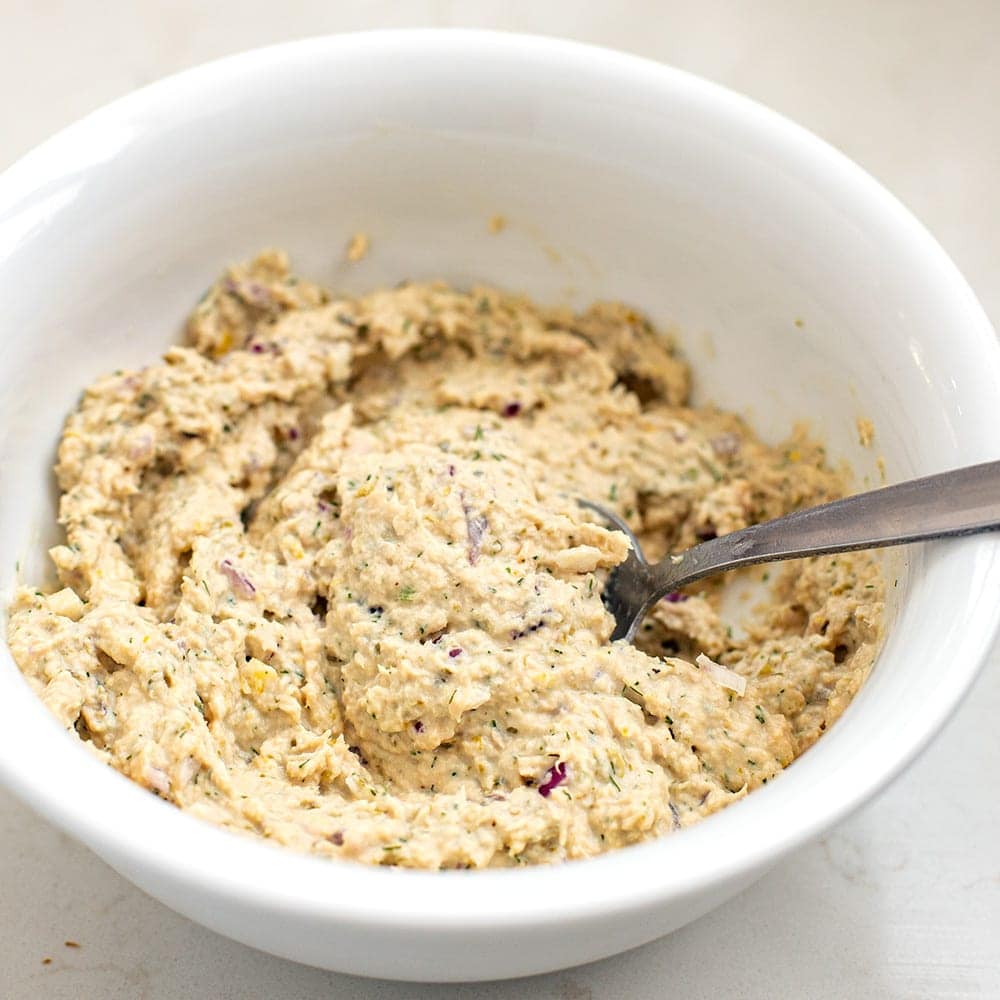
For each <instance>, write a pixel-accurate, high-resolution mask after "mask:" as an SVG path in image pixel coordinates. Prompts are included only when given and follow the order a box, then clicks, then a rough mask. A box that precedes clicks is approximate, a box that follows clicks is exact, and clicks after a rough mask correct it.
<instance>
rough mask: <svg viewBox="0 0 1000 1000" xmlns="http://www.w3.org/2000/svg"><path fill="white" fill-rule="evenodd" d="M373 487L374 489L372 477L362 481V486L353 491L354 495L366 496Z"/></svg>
mask: <svg viewBox="0 0 1000 1000" xmlns="http://www.w3.org/2000/svg"><path fill="white" fill-rule="evenodd" d="M374 489H375V480H374V479H372V480H371V481H370V482H367V483H364V484H363V485H362V486H359V487H358V488H357V490H356V491H355V493H354V495H355V496H356V497H366V496H368V494H369V493H371V492H372V490H374Z"/></svg>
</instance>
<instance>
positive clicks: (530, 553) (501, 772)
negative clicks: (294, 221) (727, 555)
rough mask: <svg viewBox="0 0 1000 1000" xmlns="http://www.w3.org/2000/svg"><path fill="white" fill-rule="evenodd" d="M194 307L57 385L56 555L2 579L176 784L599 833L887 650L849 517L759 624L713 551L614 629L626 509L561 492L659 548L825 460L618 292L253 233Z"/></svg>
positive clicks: (582, 847) (854, 680) (855, 675)
mask: <svg viewBox="0 0 1000 1000" xmlns="http://www.w3.org/2000/svg"><path fill="white" fill-rule="evenodd" d="M187 340H188V345H187V346H184V347H175V348H172V349H171V350H169V351H168V352H167V354H166V355H165V357H164V359H163V362H162V363H161V364H156V365H151V366H149V367H148V368H144V369H142V370H140V371H134V372H122V371H119V372H115V373H114V374H113V375H109V376H107V377H105V378H102V379H100V380H99V381H97V382H96V383H94V384H93V385H92V386H91V387H90V388H89V389H87V391H86V393H85V394H84V397H83V400H82V402H81V403H80V406H79V408H78V409H77V410H76V412H75V413H73V414H72V415H71V416H70V418H69V419H68V421H67V423H66V428H65V432H64V434H63V438H62V441H61V444H60V447H59V459H58V465H57V469H56V471H57V474H58V479H59V485H60V487H61V489H62V499H61V504H60V521H61V523H62V524H63V525H64V527H65V530H66V544H65V545H60V546H58V547H57V548H55V549H53V550H52V559H53V561H54V563H55V566H56V569H57V571H58V575H59V579H60V581H61V589H58V590H55V592H53V593H44V592H42V591H40V590H35V589H28V588H22V589H21V590H20V591H19V592H18V593H17V596H16V599H15V602H14V606H13V608H12V611H11V618H10V626H9V642H10V648H11V650H12V652H13V655H14V658H15V659H16V660H17V662H18V664H19V665H20V667H21V669H22V670H23V671H24V674H25V676H26V677H27V678H28V681H29V682H30V683H31V685H32V686H33V688H34V689H35V690H36V691H37V692H38V694H39V696H40V697H41V698H42V699H43V701H44V702H45V704H46V705H48V707H49V708H50V709H51V710H52V712H54V713H55V714H56V715H57V716H58V718H59V719H60V720H61V721H62V722H63V724H64V725H65V726H66V727H67V729H69V730H72V731H74V732H75V733H76V734H77V735H78V737H79V738H80V739H81V740H83V741H85V742H86V744H87V745H88V746H89V747H90V748H91V749H92V750H93V751H94V752H95V753H96V754H98V756H100V758H101V759H102V760H104V761H106V762H107V763H108V764H111V765H112V766H113V767H115V768H117V769H118V770H119V771H121V772H123V773H124V774H126V775H128V776H129V777H130V778H132V779H133V780H134V781H136V782H137V783H139V784H140V785H142V786H143V787H145V788H147V789H149V790H150V791H151V792H153V793H155V794H156V795H159V796H161V797H162V798H164V799H166V800H168V801H170V802H173V803H175V804H176V805H177V806H179V807H180V808H182V809H184V810H186V811H188V812H189V813H191V814H193V815H195V816H199V817H201V818H203V819H205V820H208V821H210V822H213V823H216V824H219V825H221V826H224V827H228V828H231V829H236V830H243V831H247V832H250V833H253V834H256V835H258V836H261V837H266V838H268V839H270V840H272V841H275V842H278V843H281V844H286V845H288V846H290V847H293V848H296V849H299V850H303V851H310V852H313V853H316V854H321V855H327V856H331V857H338V858H349V859H356V860H359V861H363V862H368V863H374V864H393V865H408V866H415V867H421V868H451V867H485V866H505V865H517V864H530V863H539V862H552V861H558V860H561V859H566V858H580V857H586V856H589V855H594V854H597V853H599V852H601V851H605V850H609V849H611V848H615V847H620V846H623V845H625V844H631V843H635V842H637V841H641V840H646V839H648V838H651V837H657V836H661V835H664V834H669V833H670V832H671V831H673V830H677V829H679V828H681V827H684V826H688V825H690V824H691V823H694V822H696V821H698V820H699V819H701V818H703V817H705V816H707V815H709V814H710V813H713V812H715V811H716V810H718V809H720V808H722V807H724V806H726V805H728V804H729V803H731V802H734V801H736V800H737V799H740V798H742V797H743V796H744V795H746V794H747V793H748V792H750V791H752V790H753V789H755V788H757V787H758V786H759V785H762V784H764V783H765V782H767V781H769V780H771V779H772V778H774V777H775V776H776V775H778V774H779V773H780V771H781V770H782V768H784V767H785V766H787V765H788V764H790V763H791V762H792V761H793V760H794V759H795V758H796V757H797V756H798V755H799V754H801V753H802V752H803V751H804V750H806V749H807V748H808V747H809V746H810V745H811V744H812V743H813V742H814V741H815V740H816V739H818V738H819V737H820V736H821V735H822V733H823V731H824V729H826V728H828V727H829V726H830V725H831V723H833V721H834V720H835V719H836V718H837V717H838V716H839V715H840V713H841V712H842V711H843V710H844V708H845V706H846V705H847V703H848V702H849V701H850V699H851V697H852V696H853V695H854V693H855V692H856V691H857V689H858V687H859V685H860V684H861V682H862V680H863V679H864V677H865V675H866V673H867V671H868V669H869V667H870V665H871V663H872V659H873V656H874V652H875V647H876V644H877V639H878V634H879V627H880V620H881V613H882V605H881V599H882V582H881V579H880V576H879V574H878V572H877V570H876V568H875V565H874V563H873V561H872V559H871V557H870V556H869V555H867V554H864V553H861V554H854V555H846V556H845V555H840V556H836V557H830V558H816V559H810V560H805V561H802V562H800V563H797V564H795V565H794V566H793V568H792V569H791V570H789V569H788V568H787V567H786V568H785V569H784V570H778V569H772V570H771V573H772V581H773V582H772V589H771V591H770V598H769V601H768V604H767V606H766V607H764V608H762V609H761V610H760V611H759V613H758V614H757V616H756V618H755V620H754V623H753V624H751V626H750V627H749V630H748V632H747V634H745V635H744V634H742V633H740V634H739V635H734V634H733V631H732V629H729V628H727V627H726V625H725V624H724V623H723V621H722V620H721V618H720V615H719V612H718V604H719V592H720V585H718V584H716V585H715V586H714V587H710V586H706V585H703V584H699V585H697V586H696V587H693V588H691V589H690V592H687V593H676V594H671V595H669V596H668V597H667V598H666V599H665V600H664V601H662V602H660V604H659V605H658V606H657V608H656V609H655V610H654V611H653V613H652V614H651V615H650V617H649V618H648V620H647V621H646V622H645V623H644V625H643V626H642V628H641V630H640V634H639V637H638V639H637V642H636V644H635V646H632V645H628V644H626V643H623V642H617V643H614V644H611V643H609V641H608V637H609V635H610V632H611V627H612V621H611V618H610V616H609V615H608V614H607V613H606V611H605V610H604V607H603V605H602V603H601V587H602V581H603V579H604V578H605V577H606V573H607V571H608V570H609V569H610V568H611V567H613V566H615V565H616V564H617V563H619V562H620V561H622V560H623V559H624V558H625V556H626V553H627V542H626V540H625V537H624V536H623V535H622V534H621V533H619V532H615V531H611V530H608V529H606V528H605V527H604V526H603V525H602V524H601V523H598V521H597V520H596V518H595V517H594V516H593V515H591V514H589V513H588V512H587V511H585V510H584V509H582V508H581V507H579V506H578V505H577V503H576V502H575V498H576V497H587V498H590V499H593V500H596V501H599V502H601V503H603V504H605V505H607V506H609V507H613V508H614V509H615V510H617V512H618V513H619V514H620V515H621V516H622V517H623V518H625V520H626V521H627V522H628V523H629V525H630V526H631V527H632V529H633V530H634V531H635V533H636V534H637V535H638V536H639V538H640V539H641V541H642V544H643V546H644V548H645V550H646V552H647V553H648V554H649V555H650V557H651V558H653V557H657V558H658V557H659V556H661V555H663V554H665V553H666V552H668V551H671V550H678V549H683V548H685V547H687V546H690V545H692V544H694V543H696V542H697V541H698V540H699V539H704V538H707V537H711V536H713V535H715V534H721V533H723V532H728V531H732V530H734V529H736V528H740V527H743V526H744V525H747V524H749V523H752V522H755V521H759V520H763V519H767V518H772V517H776V516H778V515H780V514H783V513H786V512H788V511H790V510H793V509H795V508H797V507H801V506H806V505H810V504H814V503H819V502H822V501H825V500H828V499H830V498H832V497H835V496H837V495H839V494H840V493H841V492H842V489H843V486H842V483H841V481H840V480H839V479H838V477H837V476H836V475H835V474H834V473H833V472H831V471H830V470H829V469H828V468H827V467H826V465H825V462H824V454H823V451H822V449H821V448H819V447H817V446H815V445H814V444H811V443H810V442H809V441H808V440H807V439H806V438H805V437H804V436H803V435H801V434H799V435H797V436H796V437H794V438H793V439H792V440H791V441H790V442H789V443H787V444H786V445H784V446H782V447H779V448H771V447H768V446H766V445H764V444H762V443H761V442H760V441H758V440H757V439H756V438H755V437H754V436H753V434H752V433H751V432H750V431H749V430H748V429H747V427H746V426H745V425H744V424H743V423H741V421H740V420H739V419H738V418H736V417H735V416H733V415H731V414H727V413H723V412H719V411H717V410H714V409H691V408H689V407H688V406H687V405H686V399H687V395H688V381H689V378H688V370H687V367H686V366H685V364H684V363H683V362H682V361H681V360H680V359H679V358H678V357H677V356H676V355H675V353H674V350H673V348H672V346H671V345H670V342H669V341H668V339H667V338H665V337H664V336H662V335H660V334H658V333H657V332H656V331H655V330H653V329H652V327H651V326H650V324H649V323H648V322H647V321H646V320H645V319H644V318H643V317H642V316H640V315H638V314H637V313H635V312H634V311H632V310H630V309H628V308H626V307H624V306H622V305H617V304H598V305H595V306H593V307H591V308H590V309H588V310H587V311H586V312H584V313H582V314H579V315H574V314H572V313H570V312H568V311H564V310H557V309H546V308H540V307H538V306H535V305H533V304H532V303H530V302H528V301H526V300H524V299H522V298H516V297H512V296H510V295H506V294H503V293H501V292H498V291H495V290H493V289H489V288H478V289H474V290H473V291H471V292H461V291H456V290H454V289H451V288H449V287H447V286H445V285H441V284H403V285H400V286H398V287H397V288H394V289H392V290H386V291H378V292H374V293H373V294H371V295H368V296H366V297H364V298H360V299H348V298H339V297H336V296H334V295H331V294H330V293H328V292H326V291H324V290H323V289H321V288H319V287H318V286H316V285H314V284H311V283H309V282H306V281H304V280H300V279H297V278H295V277H294V276H292V275H291V274H290V273H289V270H288V264H287V260H286V258H285V256H284V255H283V254H281V253H277V252H268V253H264V254H262V255H260V256H259V257H258V258H256V259H255V260H253V261H252V262H250V263H249V264H246V265H244V266H240V267H234V268H232V269H231V270H230V271H229V272H228V273H227V274H226V275H225V277H224V278H223V279H222V280H221V281H220V282H219V283H218V284H216V285H215V286H214V287H213V288H211V289H210V290H209V292H208V293H207V294H206V295H205V296H204V298H203V299H202V301H201V302H200V303H199V305H198V306H197V308H196V309H195V311H194V313H193V315H192V316H191V318H190V320H189V322H188V326H187ZM755 572H756V573H758V574H760V570H757V571H755Z"/></svg>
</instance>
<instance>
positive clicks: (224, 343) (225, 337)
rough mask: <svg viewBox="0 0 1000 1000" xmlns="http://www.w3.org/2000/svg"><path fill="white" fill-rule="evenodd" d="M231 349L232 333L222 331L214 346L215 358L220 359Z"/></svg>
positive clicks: (230, 331)
mask: <svg viewBox="0 0 1000 1000" xmlns="http://www.w3.org/2000/svg"><path fill="white" fill-rule="evenodd" d="M232 348H233V331H232V330H223V331H222V336H221V337H219V342H218V343H217V344H216V345H215V356H216V357H217V358H221V357H222V355H223V354H226V353H228V352H229V351H231V350H232Z"/></svg>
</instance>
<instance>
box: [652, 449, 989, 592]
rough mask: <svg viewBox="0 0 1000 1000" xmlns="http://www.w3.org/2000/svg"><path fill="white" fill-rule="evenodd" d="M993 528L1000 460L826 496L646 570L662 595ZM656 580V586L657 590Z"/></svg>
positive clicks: (706, 543) (696, 547) (705, 543)
mask: <svg viewBox="0 0 1000 1000" xmlns="http://www.w3.org/2000/svg"><path fill="white" fill-rule="evenodd" d="M996 529H1000V462H985V463H984V464H982V465H972V466H969V467H967V468H964V469H953V470H952V471H951V472H941V473H938V474H937V475H934V476H925V477H924V478H923V479H911V480H909V481H908V482H905V483H898V484H896V485H895V486H886V487H885V488H884V489H880V490H872V491H871V492H869V493H859V494H857V495H856V496H851V497H845V498H844V499H843V500H834V501H833V502H832V503H827V504H823V505H822V506H821V507H811V508H809V509H808V510H800V511H796V512H795V513H794V514H787V515H785V516H784V517H779V518H776V519H775V520H773V521H765V522H763V523H761V524H754V525H751V526H750V527H749V528H743V529H742V530H740V531H734V532H731V533H730V534H728V535H722V536H720V537H719V538H713V539H711V540H710V541H707V542H702V543H701V544H700V545H696V546H694V547H693V548H691V549H689V550H688V551H687V552H685V553H684V554H683V555H682V556H674V557H670V556H668V557H667V558H666V559H664V560H663V561H662V562H660V563H657V565H656V566H653V567H650V570H651V573H650V576H651V577H652V580H651V581H650V582H651V583H653V585H654V586H655V588H656V590H657V591H659V592H660V596H662V593H664V592H666V591H667V590H670V589H676V588H677V587H681V586H684V585H685V584H688V583H693V582H694V581H695V580H700V579H702V578H703V577H706V576H709V575H711V574H713V573H719V572H723V571H725V570H730V569H738V568H739V567H740V566H752V565H753V564H754V563H762V562H776V561H779V560H782V559H797V558H799V557H801V556H812V555H821V554H824V553H831V552H849V551H851V550H854V549H875V548H881V547H883V546H886V545H902V544H904V543H906V542H919V541H921V540H923V539H927V538H944V537H946V536H950V535H971V534H974V533H976V532H981V531H993V530H996ZM661 585H662V590H661Z"/></svg>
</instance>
